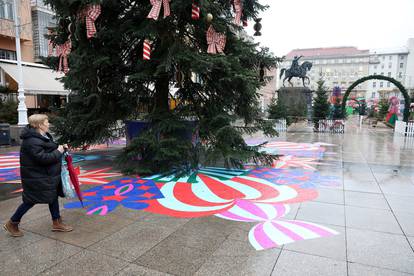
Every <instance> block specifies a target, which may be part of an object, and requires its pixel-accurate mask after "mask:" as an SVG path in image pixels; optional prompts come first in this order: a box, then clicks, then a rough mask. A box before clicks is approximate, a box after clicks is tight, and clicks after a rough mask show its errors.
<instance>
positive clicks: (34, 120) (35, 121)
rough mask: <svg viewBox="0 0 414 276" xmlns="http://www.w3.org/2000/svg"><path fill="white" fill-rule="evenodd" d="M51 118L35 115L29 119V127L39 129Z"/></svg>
mask: <svg viewBox="0 0 414 276" xmlns="http://www.w3.org/2000/svg"><path fill="white" fill-rule="evenodd" d="M48 119H49V118H48V117H47V115H45V114H33V115H32V116H30V117H29V125H30V126H31V127H33V128H39V126H40V125H41V124H43V123H44V122H45V121H46V120H48Z"/></svg>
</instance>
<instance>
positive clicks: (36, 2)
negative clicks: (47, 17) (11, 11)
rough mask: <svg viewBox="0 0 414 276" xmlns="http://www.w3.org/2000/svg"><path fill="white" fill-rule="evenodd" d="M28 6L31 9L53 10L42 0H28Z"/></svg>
mask: <svg viewBox="0 0 414 276" xmlns="http://www.w3.org/2000/svg"><path fill="white" fill-rule="evenodd" d="M30 6H31V7H32V10H41V11H47V12H53V11H52V8H51V7H50V6H49V5H46V4H45V3H44V2H43V0H30Z"/></svg>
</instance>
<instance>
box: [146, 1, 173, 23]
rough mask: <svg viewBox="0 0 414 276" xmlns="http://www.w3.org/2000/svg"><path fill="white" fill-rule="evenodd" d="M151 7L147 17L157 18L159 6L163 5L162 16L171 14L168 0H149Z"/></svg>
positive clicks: (159, 10)
mask: <svg viewBox="0 0 414 276" xmlns="http://www.w3.org/2000/svg"><path fill="white" fill-rule="evenodd" d="M150 2H151V5H152V9H151V11H150V13H149V14H148V16H147V18H151V19H154V20H157V19H158V17H159V16H160V12H161V6H163V7H164V18H166V17H167V16H169V15H170V14H171V10H170V0H150Z"/></svg>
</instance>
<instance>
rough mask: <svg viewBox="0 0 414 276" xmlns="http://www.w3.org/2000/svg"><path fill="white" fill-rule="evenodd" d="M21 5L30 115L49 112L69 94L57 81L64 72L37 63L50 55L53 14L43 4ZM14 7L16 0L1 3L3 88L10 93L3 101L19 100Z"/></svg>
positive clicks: (0, 80) (0, 70)
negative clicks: (49, 42)
mask: <svg viewBox="0 0 414 276" xmlns="http://www.w3.org/2000/svg"><path fill="white" fill-rule="evenodd" d="M17 3H19V6H18V7H17V10H18V19H19V23H20V24H19V25H20V26H19V30H20V44H21V56H22V65H23V66H22V71H23V80H24V90H25V96H26V99H25V102H26V106H27V108H28V111H29V115H30V113H32V112H39V111H41V110H44V111H45V112H47V111H50V108H51V107H60V106H61V105H62V104H63V103H64V102H66V101H67V95H68V94H69V91H66V90H65V89H64V88H63V84H62V83H61V82H60V81H58V80H57V78H59V77H62V75H61V74H60V73H57V72H53V71H52V70H51V69H49V68H48V67H46V66H44V65H40V64H36V63H34V62H38V61H40V57H42V56H47V53H48V49H47V47H48V41H47V39H46V38H45V34H47V31H48V29H47V28H48V27H51V26H53V25H52V24H53V18H52V17H53V13H51V11H50V9H48V7H47V6H45V5H44V4H43V1H33V0H32V1H29V0H19V1H17ZM13 5H14V1H13V0H0V85H1V86H4V87H6V88H8V91H9V92H8V93H2V94H1V95H0V98H1V100H5V99H13V100H15V101H17V89H18V83H17V81H18V78H19V77H18V69H17V63H16V59H17V55H16V40H15V38H16V33H15V21H14V19H15V18H14V14H13V8H14V7H13ZM32 17H33V20H32ZM51 18H52V19H51Z"/></svg>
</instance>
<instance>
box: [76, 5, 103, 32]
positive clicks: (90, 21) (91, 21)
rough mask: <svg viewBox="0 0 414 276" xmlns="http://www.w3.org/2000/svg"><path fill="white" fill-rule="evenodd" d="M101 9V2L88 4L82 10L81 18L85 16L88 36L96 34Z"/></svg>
mask: <svg viewBox="0 0 414 276" xmlns="http://www.w3.org/2000/svg"><path fill="white" fill-rule="evenodd" d="M101 11H102V9H101V5H99V4H94V5H87V6H86V7H85V8H84V9H83V10H81V11H80V13H79V18H81V20H83V18H85V22H86V37H87V38H92V37H94V36H95V34H96V27H95V21H96V19H98V17H99V15H100V14H101Z"/></svg>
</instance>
